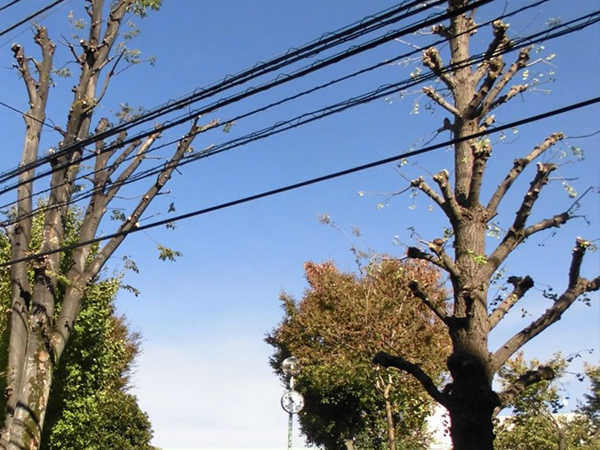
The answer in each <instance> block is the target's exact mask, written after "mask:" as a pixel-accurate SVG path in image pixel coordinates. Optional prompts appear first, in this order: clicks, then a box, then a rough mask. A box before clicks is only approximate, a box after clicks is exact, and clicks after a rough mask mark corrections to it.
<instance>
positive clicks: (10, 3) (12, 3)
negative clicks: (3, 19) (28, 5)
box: [0, 0, 21, 12]
mask: <svg viewBox="0 0 600 450" xmlns="http://www.w3.org/2000/svg"><path fill="white" fill-rule="evenodd" d="M20 1H21V0H12V2H8V3H7V4H6V5H3V6H0V12H1V11H4V10H5V9H7V8H10V7H11V6H13V5H16V4H17V3H19V2H20Z"/></svg>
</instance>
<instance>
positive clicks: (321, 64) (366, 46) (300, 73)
mask: <svg viewBox="0 0 600 450" xmlns="http://www.w3.org/2000/svg"><path fill="white" fill-rule="evenodd" d="M491 1H492V0H479V1H477V2H475V3H473V4H469V5H468V6H465V7H462V8H458V9H453V10H452V11H451V12H444V13H440V14H438V15H434V16H431V17H432V18H430V19H428V20H426V21H424V22H419V23H417V24H413V25H410V26H408V27H404V28H402V29H400V30H395V31H393V32H389V33H386V34H385V35H383V36H381V37H379V38H376V39H373V40H371V41H368V42H366V43H363V44H361V45H358V46H354V47H352V48H350V49H349V50H346V51H345V52H341V53H338V54H336V55H333V56H331V57H329V58H326V59H324V60H320V61H318V62H316V63H314V64H312V65H310V66H306V67H304V68H302V69H299V70H297V71H295V72H292V73H290V74H286V75H285V76H283V77H281V76H279V77H277V78H275V79H274V80H271V81H270V82H267V83H264V84H262V85H260V86H255V87H252V88H249V89H247V90H245V91H243V92H240V93H237V94H234V95H231V96H229V97H226V98H223V99H220V100H218V101H216V102H213V103H212V104H210V105H208V106H206V107H204V108H202V109H200V110H198V109H197V110H194V111H192V112H190V113H188V114H185V115H183V116H181V117H180V118H177V119H175V120H171V121H169V122H166V123H164V124H162V125H161V126H160V128H159V131H161V132H162V131H165V130H168V129H170V128H173V127H175V126H178V125H181V124H183V123H186V122H188V121H189V120H191V119H193V118H194V117H197V116H198V115H202V114H208V113H210V112H212V111H214V110H215V109H218V108H222V107H223V106H227V105H230V104H232V103H236V102H239V101H241V100H243V99H245V98H248V97H250V96H252V95H256V94H257V93H260V92H264V91H266V90H268V89H271V88H273V87H275V86H278V85H281V84H284V83H287V82H289V81H291V80H294V79H297V78H301V77H304V76H306V75H308V74H309V73H312V72H315V71H317V70H320V69H323V68H325V67H328V66H330V65H333V64H336V63H338V62H340V61H342V60H344V59H346V58H349V57H351V56H355V55H357V54H359V53H361V52H364V51H366V50H370V49H373V48H375V47H377V46H379V45H382V44H383V43H385V42H389V41H391V40H394V39H396V38H398V37H401V36H404V35H406V34H410V33H414V32H416V31H418V30H419V29H421V28H423V27H426V26H430V25H435V24H437V23H438V22H439V21H441V20H446V19H449V18H451V17H454V16H456V15H459V14H463V13H465V12H467V11H470V10H471V9H473V8H477V7H479V6H481V5H483V4H486V3H489V2H491ZM115 129H116V128H113V129H111V131H110V132H103V133H98V134H96V135H94V136H92V137H90V138H87V139H84V140H81V141H79V142H76V143H74V144H72V145H70V146H67V147H65V148H63V149H61V150H60V151H59V152H57V153H55V154H53V155H51V156H50V155H49V156H46V157H43V158H39V159H38V160H36V161H35V162H34V163H31V164H28V165H26V166H22V167H19V168H17V169H15V170H13V171H12V172H11V173H8V174H6V173H5V175H4V176H2V177H0V182H4V181H6V180H7V179H10V178H12V177H14V176H16V175H18V174H20V173H22V172H24V171H26V170H30V169H32V168H35V167H37V166H39V165H41V164H43V163H45V162H47V161H50V160H52V159H55V158H57V157H59V156H60V155H65V154H67V153H68V152H69V151H71V150H74V149H75V148H81V147H84V146H86V145H89V144H91V143H94V142H95V141H97V140H101V139H104V138H105V136H104V135H105V134H106V133H109V135H110V134H112V131H113V130H115ZM156 131H157V129H156V128H153V129H151V130H147V131H144V132H141V133H138V134H137V135H135V136H132V137H128V138H127V139H125V140H123V141H120V142H119V143H118V144H116V145H110V146H107V147H105V148H104V149H103V150H102V152H108V151H112V150H113V149H114V148H115V147H116V146H121V145H127V144H130V143H132V142H135V141H137V140H139V139H144V138H146V137H148V136H150V135H152V134H154V133H155V132H156ZM94 156H95V155H87V156H81V157H80V158H78V159H77V160H76V161H68V162H67V163H66V165H61V166H57V167H55V168H53V169H51V170H49V171H46V172H42V173H39V174H36V175H34V176H32V177H31V178H29V179H28V180H25V181H21V182H18V183H15V184H13V185H12V186H9V187H6V188H4V189H2V190H0V195H2V194H4V193H6V192H8V191H10V190H14V189H16V188H18V187H19V186H22V185H23V184H26V183H30V182H32V181H35V180H38V179H40V178H43V177H46V176H48V175H50V174H52V173H53V172H54V171H56V170H62V169H64V168H65V167H67V166H70V165H73V164H81V163H82V162H84V161H87V160H88V159H91V158H93V157H94Z"/></svg>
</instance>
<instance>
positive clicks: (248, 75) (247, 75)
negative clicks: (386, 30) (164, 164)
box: [0, 0, 493, 183]
mask: <svg viewBox="0 0 600 450" xmlns="http://www.w3.org/2000/svg"><path fill="white" fill-rule="evenodd" d="M444 1H445V0H439V1H438V2H434V3H429V4H426V5H424V6H426V7H427V9H428V8H430V7H433V6H435V5H437V4H438V3H443V2H444ZM491 1H493V0H479V1H478V2H475V3H474V4H472V5H468V6H466V7H463V8H459V9H457V10H453V11H452V12H451V13H448V12H446V13H440V14H438V15H437V16H435V17H434V18H433V19H429V20H427V21H425V22H421V23H419V24H418V26H412V27H410V30H408V31H399V32H397V33H396V34H393V35H391V36H390V35H388V34H386V35H385V36H384V37H383V38H382V39H383V40H381V41H380V42H373V41H370V42H369V46H368V47H367V46H365V45H361V46H357V47H360V49H362V50H360V51H357V47H354V48H352V49H350V50H349V51H347V52H342V53H341V54H337V55H335V56H336V57H337V58H339V59H338V60H334V59H333V58H328V59H326V60H323V61H319V62H318V63H319V65H318V66H316V64H313V65H312V66H309V67H308V68H305V70H307V73H310V72H314V71H316V70H320V69H322V68H324V67H326V66H328V65H331V64H334V63H336V62H339V61H341V60H342V59H346V58H349V57H351V56H354V55H355V54H357V53H360V52H361V51H366V50H369V49H371V48H374V47H376V46H378V45H381V44H382V43H384V42H388V41H390V40H393V39H395V38H397V37H400V36H402V35H405V34H408V33H412V32H414V31H417V30H418V29H419V28H420V27H424V26H429V25H433V24H435V23H437V22H438V21H441V20H446V19H448V18H451V17H453V16H455V15H458V14H460V13H464V12H467V11H469V10H471V9H473V8H476V7H479V6H481V5H483V4H486V3H489V2H491ZM415 4H423V3H422V2H413V3H411V4H410V5H408V6H414V5H415ZM406 7H407V6H405V7H404V8H406ZM422 10H423V9H421V10H418V11H417V12H422ZM413 14H415V12H413V13H410V14H406V15H404V16H402V17H400V18H396V19H394V22H397V21H399V20H401V19H403V18H406V17H408V16H409V15H413ZM390 23H391V22H390ZM365 34H366V33H365ZM361 35H362V34H361ZM325 36H327V38H326V39H327V40H326V41H325V43H327V44H331V43H330V42H329V34H327V35H325ZM332 36H334V37H335V36H336V34H335V33H334V34H332ZM316 42H317V43H318V42H320V40H319V41H316ZM341 42H343V41H341ZM336 45H337V44H336ZM331 46H332V45H330V46H329V47H331ZM309 47H310V46H309ZM329 47H327V48H329ZM309 50H311V53H309V54H308V56H314V54H316V53H318V52H317V51H316V50H315V49H313V48H312V47H310V48H309ZM297 51H298V50H294V51H293V53H295V52H297ZM319 51H322V49H321V50H319ZM288 54H289V52H288V53H286V54H284V55H282V56H280V57H276V58H274V59H273V60H270V62H268V63H259V66H260V67H259V68H261V69H262V70H263V72H261V73H257V69H256V67H257V66H256V65H255V68H252V69H249V70H246V71H243V72H240V75H234V76H229V77H226V78H225V80H224V81H222V82H219V83H216V84H215V85H213V86H211V87H209V88H204V89H201V90H200V93H198V94H193V95H191V96H189V97H186V98H184V99H183V100H180V101H177V102H175V103H173V104H167V107H168V110H167V109H166V108H167V107H162V108H159V110H160V111H159V112H157V114H158V115H150V116H144V117H145V118H144V121H143V122H146V121H148V120H152V119H155V118H156V117H158V116H160V115H162V114H166V113H168V112H172V111H174V110H178V109H181V108H184V107H186V106H189V105H190V104H191V103H194V102H197V101H200V100H203V99H206V98H209V97H211V96H213V95H215V94H216V93H219V92H222V91H223V90H225V89H229V88H231V87H233V86H236V85H239V84H242V83H245V82H247V81H249V80H250V79H253V78H256V77H258V76H260V75H263V74H265V73H268V72H272V71H273V70H276V69H278V68H281V67H283V66H284V65H289V64H291V63H293V62H296V61H298V60H300V59H305V58H306V57H308V56H307V55H306V54H301V55H300V56H298V59H296V60H295V61H291V62H289V61H288V62H285V64H284V63H283V62H281V61H280V60H281V58H285V57H286V56H287V55H288ZM294 56H296V55H294ZM273 63H279V65H278V66H274V67H273V66H272V64H273ZM262 66H265V67H266V69H263V68H262ZM305 74H306V73H297V72H296V73H294V75H293V76H292V75H290V74H286V75H285V76H278V77H277V78H276V79H275V80H273V81H271V82H268V83H265V84H263V85H261V86H259V87H253V88H249V89H247V90H246V91H245V92H243V93H239V94H236V95H233V96H230V97H229V98H226V99H222V100H221V101H220V102H218V104H217V105H216V106H214V107H217V108H218V107H222V106H224V105H226V104H230V103H234V102H237V101H240V100H242V99H244V98H246V97H249V96H251V95H255V94H257V93H259V92H263V91H265V90H267V89H270V88H272V87H275V86H277V85H280V84H283V83H286V82H289V81H291V80H293V79H296V78H299V77H301V76H304V75H305ZM224 83H226V84H227V86H225V87H224V86H222V85H223V84H224ZM173 105H176V107H174V106H173ZM205 109H206V108H205ZM163 111H166V112H163ZM159 113H160V114H159ZM190 117H192V116H191V115H189V114H188V115H186V116H184V118H182V119H180V120H177V121H171V122H169V123H168V124H166V125H163V128H162V129H163V130H164V129H168V128H171V127H174V126H177V125H180V124H181V123H184V122H186V121H188V120H190ZM138 121H139V119H133V120H132V121H129V122H126V123H125V124H123V125H119V126H117V127H113V128H110V129H109V130H106V131H103V132H101V133H97V134H95V135H92V136H90V137H89V138H86V139H83V140H80V141H78V142H76V143H74V144H71V145H69V146H66V147H64V148H63V149H61V150H60V152H57V153H55V154H54V155H52V156H51V157H50V156H45V157H42V158H38V159H37V160H36V161H33V162H32V163H30V164H28V165H26V166H22V167H19V168H17V169H14V170H12V171H9V172H5V173H4V174H2V176H0V183H3V182H5V181H7V179H10V178H13V177H14V176H17V175H19V174H20V173H22V172H24V171H26V170H31V169H32V168H35V167H38V166H40V165H42V164H44V163H46V162H48V161H49V160H50V159H54V158H56V157H58V156H60V155H61V154H68V153H69V152H71V151H73V150H74V149H77V148H81V147H85V146H86V145H90V144H92V143H94V142H95V141H97V140H102V139H106V138H107V137H110V136H112V135H114V134H117V133H119V132H121V131H124V130H125V129H128V128H129V127H130V126H133V125H137V124H138ZM125 126H127V127H126V128H123V127H125ZM154 132H155V130H154V129H153V130H151V131H146V132H143V133H139V134H137V135H136V136H133V137H131V138H128V140H127V142H126V143H130V142H133V141H135V140H137V139H143V138H144V137H147V136H149V135H151V134H152V133H154ZM80 162H81V161H77V162H75V161H73V162H71V163H70V164H79V163H80ZM41 176H45V175H44V174H42V175H40V177H41ZM38 178H39V177H38ZM36 179H37V178H36Z"/></svg>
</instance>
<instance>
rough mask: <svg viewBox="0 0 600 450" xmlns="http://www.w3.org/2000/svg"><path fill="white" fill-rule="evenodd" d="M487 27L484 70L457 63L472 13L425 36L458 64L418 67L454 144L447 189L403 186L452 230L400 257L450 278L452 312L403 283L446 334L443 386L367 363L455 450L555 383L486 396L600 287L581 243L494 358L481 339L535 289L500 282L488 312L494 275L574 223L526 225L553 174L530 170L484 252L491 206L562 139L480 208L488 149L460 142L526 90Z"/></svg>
mask: <svg viewBox="0 0 600 450" xmlns="http://www.w3.org/2000/svg"><path fill="white" fill-rule="evenodd" d="M469 3H471V2H470V1H469V0H449V2H448V4H449V9H450V10H454V9H458V8H462V7H466V6H468V5H469ZM492 26H493V38H492V40H491V42H490V43H489V47H488V48H487V51H486V52H485V57H484V60H483V62H482V63H481V64H480V65H479V66H477V67H475V68H472V67H471V66H470V65H469V64H465V62H468V61H469V58H470V56H471V55H470V50H469V42H470V39H471V35H472V34H473V33H471V30H473V28H474V21H473V15H472V14H461V15H458V16H456V17H454V18H452V19H451V21H450V24H449V26H444V25H439V26H436V27H434V29H433V31H434V33H436V34H438V35H440V36H442V37H444V38H446V39H447V40H448V43H449V52H450V58H451V61H452V62H453V63H455V64H457V63H458V64H457V65H456V66H455V68H454V69H453V70H452V71H450V72H447V71H445V70H443V69H444V63H443V62H442V57H441V55H440V52H439V51H438V50H437V49H436V48H434V47H430V48H427V49H425V51H424V52H423V64H424V66H426V67H427V68H429V69H430V70H432V71H433V72H434V73H436V74H437V75H438V77H439V80H441V84H442V85H443V86H444V88H447V90H448V92H449V94H450V95H449V96H446V95H444V93H443V92H440V90H438V89H436V88H433V87H426V88H424V90H423V92H424V94H425V95H427V96H428V97H429V98H430V99H431V100H432V101H433V102H435V103H437V104H438V105H439V106H441V107H442V108H443V109H444V110H445V111H447V112H448V113H449V114H450V116H451V120H450V121H448V123H447V124H445V125H446V126H447V127H448V129H449V130H450V131H451V132H452V134H453V136H454V138H455V139H456V140H457V141H458V142H457V143H456V144H455V145H454V170H453V171H452V173H453V184H454V186H452V181H451V177H450V173H451V172H450V171H448V170H443V171H441V172H439V173H437V174H436V175H434V176H433V180H434V182H435V183H436V184H437V187H438V189H434V188H433V187H432V186H430V184H428V183H427V182H426V180H425V178H423V177H420V178H418V179H415V180H413V181H412V182H411V184H412V186H413V187H414V188H416V189H418V190H420V191H421V192H423V193H424V194H426V195H427V196H428V197H429V198H430V199H431V200H432V201H433V202H434V203H436V204H437V206H438V207H439V208H440V209H441V210H442V211H443V213H444V214H445V216H446V217H447V219H448V221H449V223H450V225H451V229H452V235H453V250H454V252H453V254H451V253H447V252H446V245H445V244H446V242H447V237H444V238H439V239H435V240H433V241H431V242H429V244H428V246H427V249H419V248H416V247H411V248H409V249H408V257H410V258H415V259H422V260H427V261H430V262H432V263H433V264H435V265H437V266H438V267H440V268H441V269H442V270H444V271H445V272H446V273H447V274H448V276H449V279H450V282H451V286H452V289H453V305H452V308H451V310H449V311H447V310H445V309H443V308H442V307H440V306H438V304H436V302H435V301H434V300H433V299H430V298H429V297H428V296H427V294H426V293H425V292H423V290H422V289H420V287H419V284H418V282H415V283H412V285H411V288H412V291H413V294H414V295H415V296H416V297H418V298H419V299H421V300H422V301H423V303H424V304H426V305H427V306H428V307H429V308H431V310H432V311H433V312H434V313H435V314H436V315H437V316H438V318H440V319H441V320H442V321H443V323H444V324H445V325H446V329H447V332H448V334H449V336H450V338H451V341H452V347H453V350H452V353H451V355H450V356H449V358H448V360H447V367H448V370H449V372H450V375H451V378H452V380H451V382H450V383H448V384H447V385H446V386H445V387H444V389H443V390H440V389H438V387H437V386H436V385H435V383H434V382H433V381H432V378H430V377H429V376H428V375H427V374H426V373H425V372H424V371H423V370H422V368H421V367H420V366H419V365H418V364H415V363H413V362H411V361H408V360H407V359H405V358H403V357H402V355H390V354H387V353H384V352H381V353H379V354H377V355H376V356H375V358H374V362H375V363H377V364H381V365H383V366H386V367H396V368H397V369H399V370H403V371H406V372H408V373H410V374H412V375H413V376H414V377H415V378H417V379H418V380H419V381H420V383H421V384H422V385H423V387H424V388H425V390H426V391H427V392H428V393H429V394H430V395H431V396H432V397H433V398H434V399H435V400H436V401H437V402H439V403H440V404H441V405H443V406H444V407H446V408H447V409H448V411H449V414H450V419H451V428H450V432H451V436H452V441H453V444H454V450H491V449H493V441H494V432H493V423H492V418H493V416H494V414H495V412H497V411H498V410H499V409H501V408H502V407H504V406H505V405H506V404H507V403H509V402H510V401H511V399H513V398H515V396H518V395H519V394H520V393H521V392H523V390H524V389H525V388H526V387H527V386H529V385H532V384H533V383H536V382H538V381H540V380H543V379H551V378H552V377H553V376H554V374H553V371H552V370H550V369H549V368H547V367H540V368H539V369H538V370H534V371H530V372H528V373H526V374H524V375H523V376H521V377H520V378H519V379H517V380H516V381H515V383H513V385H511V386H510V387H508V388H507V389H506V390H505V391H503V392H495V391H494V390H493V388H492V380H493V377H494V375H495V374H496V373H497V371H498V369H499V368H500V367H502V366H503V365H504V364H505V363H506V361H507V360H508V359H509V358H510V357H511V356H512V355H513V354H514V353H515V352H516V351H517V350H519V349H520V348H521V347H522V346H523V345H524V344H526V343H527V342H529V341H530V340H531V339H533V338H534V337H536V336H537V335H539V334H540V333H542V332H543V331H544V330H546V329H547V328H548V327H549V326H550V325H552V324H553V323H555V322H556V321H558V320H559V319H560V318H561V316H562V314H563V313H564V312H565V310H567V308H569V307H570V306H571V305H572V304H573V302H575V300H576V299H578V298H579V297H580V296H582V295H584V294H586V293H589V292H591V291H596V290H598V289H599V288H600V277H596V278H594V279H592V280H588V279H586V278H584V277H582V276H581V273H580V268H581V264H582V260H583V258H584V255H585V253H586V250H587V248H588V247H589V242H587V241H586V240H584V239H578V240H577V242H576V243H575V247H574V249H573V254H572V257H571V264H570V269H569V272H568V274H567V276H568V285H567V287H566V289H565V290H564V292H562V293H561V294H560V295H557V296H556V297H555V299H554V302H553V304H552V306H551V307H550V308H548V309H547V310H546V311H545V312H544V313H543V314H541V315H540V316H539V317H538V318H537V319H535V320H533V321H532V322H531V323H530V324H529V325H528V326H527V327H525V328H523V329H522V330H521V331H519V332H518V333H516V334H515V335H514V336H512V337H511V338H510V339H508V340H507V341H506V342H505V343H504V344H503V345H501V346H500V347H499V348H498V349H497V350H495V351H494V350H490V347H489V345H488V337H489V335H490V332H491V331H492V330H493V329H494V328H495V327H496V326H497V325H498V323H499V322H500V321H501V320H502V319H503V318H504V317H505V315H506V314H507V313H508V312H509V310H511V308H513V307H514V306H515V304H516V303H517V302H518V301H519V300H521V298H523V296H524V295H525V294H526V293H527V292H528V291H529V290H530V289H531V288H532V287H533V285H534V282H533V280H532V278H531V277H530V276H523V277H510V278H509V280H508V281H509V282H510V283H511V284H512V286H513V290H512V292H511V293H510V294H509V295H507V296H506V297H505V298H504V299H503V300H502V301H501V302H499V304H497V305H496V306H495V308H494V305H492V304H489V303H488V290H489V287H490V282H491V279H492V277H493V276H494V274H495V272H496V271H497V270H498V269H499V267H500V266H501V264H502V263H503V262H505V260H506V259H507V257H508V256H509V255H510V254H511V253H512V252H513V251H514V250H515V249H516V248H517V247H518V246H519V245H520V244H522V243H523V241H524V240H525V239H527V238H528V237H531V236H532V235H534V234H536V233H539V232H541V231H544V230H548V229H550V228H553V227H559V226H561V225H563V224H565V223H567V222H568V221H569V220H571V219H572V218H573V215H572V213H571V211H570V210H565V211H560V212H558V213H553V214H552V215H549V216H548V217H547V218H545V219H543V220H540V221H538V222H536V223H529V220H528V219H529V216H530V214H531V212H532V210H533V208H534V205H535V204H536V201H537V200H538V198H539V196H540V193H541V191H542V189H543V188H544V186H545V185H546V184H547V183H548V181H549V177H550V174H552V172H553V171H554V170H556V168H557V166H556V165H555V164H551V163H537V169H536V173H535V175H534V176H533V179H532V180H531V183H530V185H529V188H528V189H527V192H526V193H525V195H524V197H523V200H522V201H521V203H520V204H519V205H518V206H517V207H516V209H515V217H514V220H513V222H512V225H511V226H510V228H509V229H508V231H507V232H506V235H505V236H504V237H503V239H501V241H500V242H499V244H498V245H497V246H496V248H494V249H492V250H491V251H490V250H487V249H486V232H487V226H488V224H489V223H490V221H492V219H493V218H494V217H495V216H496V215H497V213H498V208H499V206H500V204H501V203H502V202H503V201H504V200H505V198H506V194H507V193H508V192H509V190H510V189H511V187H512V186H513V184H514V183H515V181H516V180H517V178H519V176H520V175H521V174H522V173H523V171H524V169H525V168H526V167H527V166H529V165H530V164H531V163H532V162H534V160H536V159H539V157H540V156H541V155H543V154H544V153H545V152H547V151H548V150H549V149H550V148H552V147H553V146H554V145H555V144H556V143H558V142H559V141H561V140H562V139H563V138H564V136H563V134H562V133H554V134H552V135H550V136H548V137H547V138H545V139H544V140H543V141H542V142H541V143H540V144H539V145H538V146H536V147H535V148H534V149H533V150H531V152H529V153H528V154H527V155H525V156H524V157H522V158H519V159H516V160H515V161H514V165H513V167H512V168H511V169H510V170H509V171H508V173H507V174H506V176H505V178H504V179H503V181H502V182H501V183H500V184H499V185H498V186H497V188H496V189H495V191H493V193H492V195H491V197H490V199H489V200H488V201H487V203H486V202H485V201H484V200H483V199H482V195H481V191H482V185H483V181H484V173H485V172H486V169H487V163H488V159H489V158H490V156H491V153H492V145H491V143H490V141H489V140H485V139H475V138H469V136H472V135H475V134H477V133H479V132H481V131H482V130H485V129H487V128H488V127H490V125H491V124H492V123H493V121H494V118H493V115H492V112H494V110H495V109H496V108H498V107H499V106H501V105H504V104H505V103H507V102H509V101H510V100H511V99H513V98H514V97H515V96H517V95H518V94H520V93H522V92H524V91H526V90H527V89H528V87H529V86H528V85H527V84H512V82H513V80H515V76H516V75H517V74H518V73H520V72H521V71H523V70H524V69H525V68H526V66H527V64H528V61H529V58H530V49H529V48H525V49H523V50H521V51H520V52H519V53H518V56H517V57H516V58H515V60H514V61H513V62H511V63H508V62H506V61H505V60H504V58H503V56H502V53H503V52H504V51H505V50H507V49H509V48H510V47H511V45H512V42H511V39H509V37H508V36H507V28H508V25H507V24H505V23H503V22H501V21H495V22H494V23H493V25H492ZM461 62H463V64H460V63H461ZM511 84H512V85H511Z"/></svg>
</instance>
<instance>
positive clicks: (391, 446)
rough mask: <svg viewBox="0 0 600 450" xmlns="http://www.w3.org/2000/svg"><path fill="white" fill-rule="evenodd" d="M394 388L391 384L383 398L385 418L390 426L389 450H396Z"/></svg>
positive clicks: (388, 385) (387, 386)
mask: <svg viewBox="0 0 600 450" xmlns="http://www.w3.org/2000/svg"><path fill="white" fill-rule="evenodd" d="M391 388H392V385H391V383H388V384H387V385H386V386H385V390H384V392H383V397H384V398H385V416H386V420H387V426H388V448H389V450H396V430H395V427H394V416H393V414H392V404H391V402H390V389H391Z"/></svg>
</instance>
